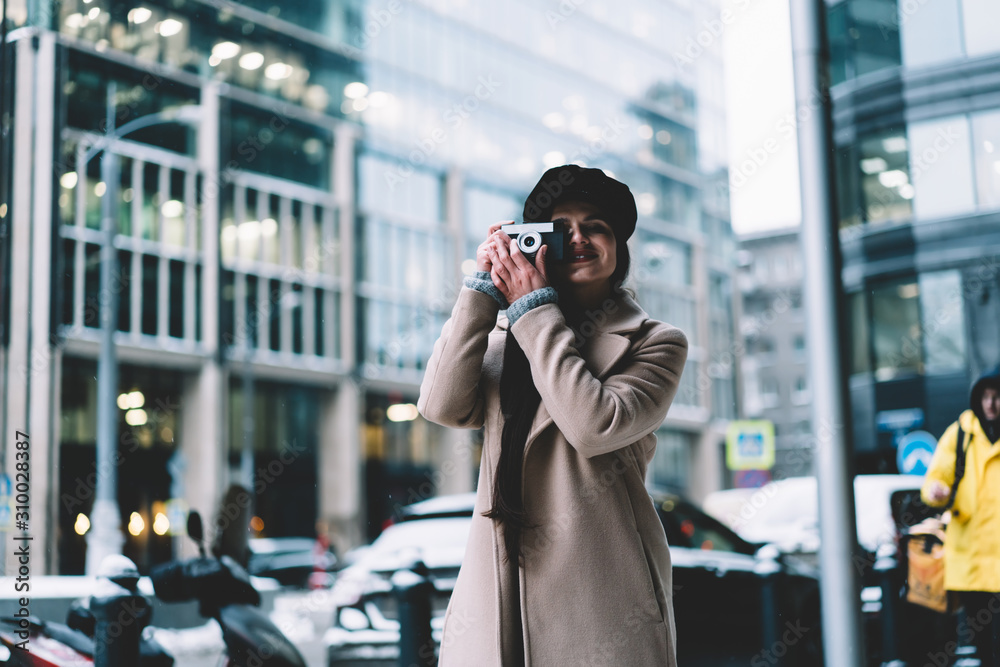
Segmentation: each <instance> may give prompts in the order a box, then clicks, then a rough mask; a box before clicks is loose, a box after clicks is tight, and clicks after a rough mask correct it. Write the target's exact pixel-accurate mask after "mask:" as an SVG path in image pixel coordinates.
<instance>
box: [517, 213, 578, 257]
mask: <svg viewBox="0 0 1000 667" xmlns="http://www.w3.org/2000/svg"><path fill="white" fill-rule="evenodd" d="M503 231H504V232H505V233H506V234H507V236H509V237H511V238H512V239H515V240H516V241H517V247H518V249H519V250H520V251H521V252H522V253H524V256H525V257H527V258H528V261H529V262H531V263H532V264H534V263H535V255H536V254H537V253H538V250H539V248H541V247H542V246H543V245H545V246H548V247H549V249H548V250H547V251H546V255H545V261H546V263H549V262H561V261H563V258H564V257H565V256H566V246H567V245H568V243H567V239H568V236H569V235H568V234H567V232H566V226H565V225H564V224H563V223H561V222H515V223H514V224H512V225H504V227H503Z"/></svg>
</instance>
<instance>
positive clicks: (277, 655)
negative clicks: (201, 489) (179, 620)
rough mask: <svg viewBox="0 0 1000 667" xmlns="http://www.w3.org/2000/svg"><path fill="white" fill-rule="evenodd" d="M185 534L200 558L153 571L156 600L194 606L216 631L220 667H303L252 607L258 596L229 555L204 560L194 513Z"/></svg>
mask: <svg viewBox="0 0 1000 667" xmlns="http://www.w3.org/2000/svg"><path fill="white" fill-rule="evenodd" d="M187 532H188V535H190V536H191V538H192V539H194V541H195V542H196V543H197V544H198V551H199V553H200V557H198V558H192V559H190V560H187V561H173V562H170V563H165V564H164V565H160V566H157V567H155V568H153V571H152V573H151V575H150V578H151V579H152V580H153V589H154V590H155V591H156V597H158V598H159V599H161V600H163V601H164V602H183V601H187V600H197V601H198V611H199V613H200V614H201V615H202V616H205V617H206V618H214V619H215V620H216V621H217V622H218V624H219V626H220V627H221V628H222V639H223V641H224V642H225V644H226V653H227V658H228V659H227V661H226V662H224V663H223V665H224V666H225V667H261V666H263V667H306V662H305V660H304V659H303V658H302V655H301V654H300V653H299V651H298V649H296V648H295V646H294V645H293V644H292V643H291V642H290V641H288V638H287V637H285V635H284V634H282V632H281V630H279V629H278V627H277V626H276V625H275V624H274V623H273V622H272V621H271V619H269V618H268V617H267V615H266V614H265V613H264V612H262V611H260V610H259V609H257V608H256V607H257V605H259V604H260V594H259V593H258V592H257V590H256V589H255V588H254V587H253V585H252V584H251V583H250V575H249V574H247V571H246V570H245V569H243V567H241V566H240V565H239V564H238V563H237V562H236V561H235V560H233V559H232V558H230V557H229V556H222V557H221V558H214V557H208V556H206V554H205V544H204V532H203V529H202V523H201V516H200V515H199V514H198V513H197V512H191V513H190V514H189V515H188V525H187Z"/></svg>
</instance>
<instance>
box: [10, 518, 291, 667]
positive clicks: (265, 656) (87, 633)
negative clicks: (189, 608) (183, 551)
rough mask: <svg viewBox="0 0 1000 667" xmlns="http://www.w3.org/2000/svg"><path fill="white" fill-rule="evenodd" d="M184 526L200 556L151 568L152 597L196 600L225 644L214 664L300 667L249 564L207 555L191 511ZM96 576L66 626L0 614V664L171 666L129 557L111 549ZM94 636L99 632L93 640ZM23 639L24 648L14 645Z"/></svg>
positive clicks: (198, 520)
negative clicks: (0, 625)
mask: <svg viewBox="0 0 1000 667" xmlns="http://www.w3.org/2000/svg"><path fill="white" fill-rule="evenodd" d="M187 530H188V535H190V536H191V537H192V538H193V539H194V540H195V542H196V543H197V544H198V551H199V553H200V557H198V558H192V559H190V560H186V561H171V562H169V563H165V564H163V565H160V566H157V567H155V568H153V571H152V573H151V575H150V578H151V579H152V581H153V589H154V591H155V593H156V597H158V598H159V599H161V600H163V601H164V602H182V601H187V600H197V601H198V611H199V613H200V614H201V615H202V616H204V617H206V618H214V619H215V620H216V622H218V624H219V626H220V627H221V628H222V640H223V641H224V642H225V645H226V654H225V656H224V659H223V662H222V663H221V665H220V667H306V663H305V660H303V658H302V655H301V654H300V653H299V651H298V650H297V649H296V648H295V646H294V645H293V644H292V643H291V642H290V641H288V638H287V637H285V635H284V634H282V632H281V630H279V629H278V627H277V626H276V625H275V624H274V623H273V622H271V619H269V618H268V617H267V615H266V614H264V612H262V611H260V610H259V609H257V608H256V606H257V605H259V604H260V594H259V593H258V592H257V590H256V589H255V588H254V587H253V585H252V584H251V583H250V575H249V574H247V571H246V570H244V569H243V568H242V567H241V566H240V565H239V564H238V563H237V562H236V561H234V560H233V559H232V558H230V557H228V556H222V557H221V558H213V557H208V556H206V554H205V546H204V532H203V528H202V522H201V516H200V515H199V514H198V513H197V512H191V514H190V515H189V516H188V527H187ZM99 576H101V581H100V584H99V586H100V589H99V591H98V592H97V593H95V594H94V595H93V596H91V598H90V599H89V600H88V601H87V603H86V604H74V605H73V607H72V608H71V609H70V612H69V614H68V619H67V623H66V624H65V625H63V624H61V623H53V622H48V621H42V620H40V619H38V618H37V617H33V616H27V617H23V618H21V617H16V616H15V617H8V618H4V619H3V621H4V622H6V623H7V624H8V625H10V626H12V627H13V629H12V630H0V653H4V649H6V653H7V654H6V655H0V665H5V667H95V666H97V667H100V666H101V665H111V666H113V667H134V666H135V665H136V664H138V666H139V667H172V666H173V665H174V659H173V658H172V657H171V656H170V655H169V654H168V653H167V652H166V651H165V650H164V649H163V648H162V647H161V646H160V645H159V644H158V643H157V642H156V640H155V639H154V638H153V636H152V634H151V633H150V632H148V630H149V629H148V628H146V626H147V624H148V623H149V620H150V617H151V610H150V607H149V601H148V600H146V598H145V597H144V596H142V594H141V593H139V592H138V582H139V572H138V570H137V569H136V567H135V564H134V563H132V561H130V560H129V559H128V558H125V557H124V556H116V557H113V558H110V559H108V560H106V561H105V563H103V564H102V571H101V572H100V573H99ZM144 628H146V630H147V631H146V632H143V629H144ZM95 636H96V637H99V638H102V639H100V640H97V641H95ZM109 638H111V639H110V640H109ZM25 640H27V642H28V643H27V644H26V645H25V647H26V648H28V649H30V650H27V651H26V650H22V649H21V648H18V647H17V645H18V643H20V642H23V641H25ZM130 642H131V643H130ZM95 653H96V655H95ZM136 654H138V655H139V658H138V660H137V659H136V658H135V656H136Z"/></svg>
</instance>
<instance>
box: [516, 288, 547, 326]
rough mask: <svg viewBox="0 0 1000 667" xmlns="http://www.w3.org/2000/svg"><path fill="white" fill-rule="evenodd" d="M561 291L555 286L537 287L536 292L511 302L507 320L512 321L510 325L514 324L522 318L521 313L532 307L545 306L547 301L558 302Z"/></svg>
mask: <svg viewBox="0 0 1000 667" xmlns="http://www.w3.org/2000/svg"><path fill="white" fill-rule="evenodd" d="M558 302H559V293H558V292H556V290H555V288H554V287H542V288H541V289H536V290H535V291H534V292H530V293H528V294H525V295H524V296H522V297H521V298H520V299H518V300H517V301H515V302H514V303H512V304H510V307H509V308H507V321H508V322H510V326H514V322H517V321H518V320H519V319H521V315H524V314H525V313H526V312H528V311H529V310H531V309H532V308H538V307H539V306H544V305H545V304H547V303H558Z"/></svg>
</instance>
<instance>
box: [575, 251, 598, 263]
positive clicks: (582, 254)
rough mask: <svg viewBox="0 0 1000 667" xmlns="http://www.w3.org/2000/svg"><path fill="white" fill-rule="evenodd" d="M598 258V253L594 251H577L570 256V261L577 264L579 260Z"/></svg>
mask: <svg viewBox="0 0 1000 667" xmlns="http://www.w3.org/2000/svg"><path fill="white" fill-rule="evenodd" d="M596 258H597V253H593V252H576V253H573V254H571V255H570V256H569V261H570V263H571V264H577V263H579V262H589V261H590V260H592V259H596Z"/></svg>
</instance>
